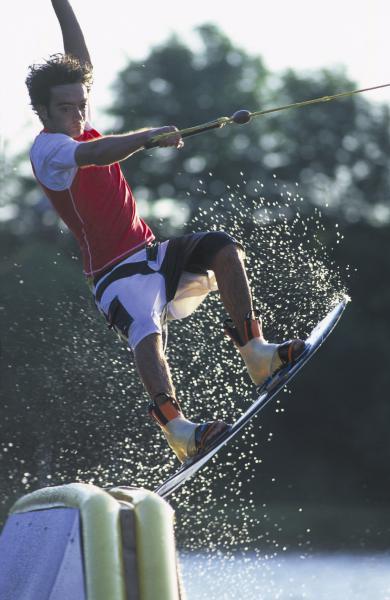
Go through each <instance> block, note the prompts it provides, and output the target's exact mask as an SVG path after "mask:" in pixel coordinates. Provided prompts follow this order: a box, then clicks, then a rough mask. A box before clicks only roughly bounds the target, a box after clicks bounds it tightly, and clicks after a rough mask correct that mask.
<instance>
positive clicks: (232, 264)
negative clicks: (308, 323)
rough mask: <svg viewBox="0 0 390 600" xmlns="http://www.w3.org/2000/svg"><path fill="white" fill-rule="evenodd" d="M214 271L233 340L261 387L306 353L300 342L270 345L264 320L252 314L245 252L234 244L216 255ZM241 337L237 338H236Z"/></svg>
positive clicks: (293, 341) (212, 266)
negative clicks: (266, 336)
mask: <svg viewBox="0 0 390 600" xmlns="http://www.w3.org/2000/svg"><path fill="white" fill-rule="evenodd" d="M211 268H212V270H213V271H214V273H215V277H216V280H217V283H218V288H219V292H220V295H221V300H222V302H223V304H224V306H225V309H226V311H227V312H228V314H229V316H230V318H231V319H232V321H233V325H234V328H233V329H232V328H230V334H231V333H234V334H235V335H234V340H235V342H236V343H237V347H238V349H239V351H240V354H241V356H242V358H243V359H244V362H245V364H246V367H247V369H248V373H249V375H250V377H251V379H252V381H253V382H254V383H255V384H256V385H261V384H262V383H263V382H264V381H265V380H266V379H267V377H268V376H269V375H271V374H272V373H273V372H274V371H275V370H276V369H278V368H279V367H280V366H281V365H282V364H286V363H288V362H291V361H293V360H295V359H296V358H297V357H298V356H299V355H300V354H301V353H302V352H303V350H304V348H305V344H304V342H302V341H301V340H291V341H288V342H285V343H284V344H281V345H278V344H268V343H267V342H266V341H265V339H264V336H263V332H262V327H261V321H260V320H257V319H256V318H255V315H254V314H253V312H252V311H253V303H252V294H251V291H250V287H249V282H248V278H247V275H246V270H245V266H244V253H243V251H242V250H241V249H240V248H239V247H238V246H236V245H235V244H229V245H227V246H224V247H223V248H221V249H220V250H219V252H217V254H216V255H215V257H214V259H213V262H212V264H211ZM236 334H238V337H237V335H236Z"/></svg>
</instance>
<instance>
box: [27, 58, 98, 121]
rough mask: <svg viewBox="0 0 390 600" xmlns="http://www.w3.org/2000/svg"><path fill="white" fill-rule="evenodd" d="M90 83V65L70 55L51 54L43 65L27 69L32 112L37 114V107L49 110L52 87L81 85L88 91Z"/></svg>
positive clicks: (91, 77)
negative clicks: (69, 84)
mask: <svg viewBox="0 0 390 600" xmlns="http://www.w3.org/2000/svg"><path fill="white" fill-rule="evenodd" d="M92 81H93V75H92V65H90V64H89V63H87V62H81V61H80V60H79V59H78V58H76V57H75V56H72V55H71V54H60V53H58V54H52V55H51V56H50V57H49V59H48V60H46V61H45V62H44V63H42V64H35V65H31V66H30V67H29V69H28V76H27V78H26V85H27V89H28V93H29V95H30V101H31V106H32V108H33V111H34V112H36V113H37V112H38V111H37V107H38V106H39V105H43V106H46V108H49V103H50V90H51V88H52V87H54V86H56V85H64V84H66V83H82V84H84V85H85V86H86V88H87V90H88V91H89V90H90V89H91V86H92Z"/></svg>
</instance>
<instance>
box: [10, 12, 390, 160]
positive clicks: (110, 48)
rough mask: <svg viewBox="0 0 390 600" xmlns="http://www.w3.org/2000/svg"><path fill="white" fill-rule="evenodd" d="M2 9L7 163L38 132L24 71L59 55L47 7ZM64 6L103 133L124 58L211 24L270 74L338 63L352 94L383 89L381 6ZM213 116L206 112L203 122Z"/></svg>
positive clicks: (386, 47)
mask: <svg viewBox="0 0 390 600" xmlns="http://www.w3.org/2000/svg"><path fill="white" fill-rule="evenodd" d="M1 4H2V7H1V12H0V16H1V22H2V24H3V27H2V33H1V36H0V52H1V54H0V55H1V58H2V74H3V84H4V83H5V85H2V86H1V87H2V89H1V90H0V141H1V144H2V146H3V148H5V151H6V155H7V156H11V155H12V154H13V153H15V152H16V151H21V150H22V149H24V148H25V147H26V146H28V144H29V141H30V140H31V139H33V137H34V136H35V134H36V133H37V132H38V131H39V128H40V125H39V122H38V119H37V117H35V115H34V114H33V113H32V111H31V109H30V107H29V104H28V103H29V100H28V96H27V92H26V89H25V85H24V80H25V77H26V72H27V67H28V65H29V64H31V63H33V62H42V60H43V59H44V58H45V57H47V56H48V55H49V54H52V53H54V52H58V51H61V50H62V38H61V34H60V30H59V26H58V24H57V21H56V18H55V16H54V13H53V10H52V7H51V2H50V0H33V1H32V0H19V1H18V0H16V1H14V2H6V1H4V2H2V3H1ZM72 6H73V8H74V10H75V12H76V14H77V16H78V18H79V21H80V23H81V26H82V28H83V30H84V34H85V37H86V41H87V44H88V47H89V50H90V53H91V56H92V59H93V62H94V66H95V85H94V93H93V102H94V114H95V116H96V118H95V120H96V119H98V122H99V125H98V126H99V128H100V129H101V130H103V131H104V124H107V123H108V121H107V119H105V118H104V113H103V111H104V108H105V107H108V106H109V104H110V84H111V83H112V82H113V81H114V79H115V75H116V73H117V72H118V70H119V69H120V68H122V67H123V66H124V65H125V64H126V62H127V60H129V59H131V58H134V59H137V60H138V59H141V58H143V57H146V56H147V54H148V52H149V51H150V49H151V47H153V46H154V45H156V44H159V43H161V42H163V41H164V40H166V39H167V38H168V37H169V35H170V34H172V33H173V32H175V33H177V34H179V35H180V36H181V37H182V38H183V40H184V41H185V42H187V43H189V44H191V45H195V44H196V36H195V35H194V33H193V29H194V27H196V26H197V25H199V24H202V23H205V22H211V23H215V24H216V25H217V26H218V27H219V28H220V29H221V30H222V31H223V32H224V33H225V34H227V35H228V36H229V37H230V39H231V40H232V41H233V43H234V44H236V45H239V46H240V47H242V48H243V49H245V50H246V51H247V52H249V53H250V54H252V55H261V56H262V58H263V60H264V62H265V64H266V66H267V67H268V69H270V70H271V71H274V72H280V71H282V70H284V69H286V68H289V67H291V68H293V69H295V70H299V71H308V70H309V71H313V70H316V69H319V68H323V67H326V68H331V69H332V68H337V67H338V66H340V65H343V66H344V67H345V69H346V74H347V75H348V76H349V77H350V78H352V79H353V80H354V81H355V82H356V84H357V87H359V88H360V87H369V86H374V85H379V84H383V83H389V82H390V72H389V67H388V58H389V56H390V36H389V33H388V28H389V17H390V3H389V1H388V0H327V1H326V2H319V1H318V0H317V1H313V0H295V2H288V1H287V0H272V2H258V1H257V2H256V1H255V0H240V2H239V3H237V4H236V5H234V3H228V2H226V0H225V1H223V0H196V2H193V3H189V2H186V1H183V0H181V1H179V0H165V1H164V2H155V3H154V2H150V1H149V2H137V3H133V2H131V0H109V2H106V1H102V0H73V2H72ZM340 91H344V90H340ZM367 98H369V99H370V100H371V101H373V102H376V101H380V102H389V101H390V88H385V90H383V91H375V92H369V93H368V94H367ZM295 100H296V101H299V100H303V98H296V99H295ZM248 108H249V109H251V110H259V109H260V108H265V107H248ZM217 116H220V115H210V119H213V118H215V117H217ZM102 125H103V127H102ZM188 125H193V123H189V124H188Z"/></svg>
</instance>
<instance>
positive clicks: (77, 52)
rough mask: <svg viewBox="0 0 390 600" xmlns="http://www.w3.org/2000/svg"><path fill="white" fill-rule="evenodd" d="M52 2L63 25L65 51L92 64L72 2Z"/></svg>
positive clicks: (61, 0) (65, 0) (63, 0)
mask: <svg viewBox="0 0 390 600" xmlns="http://www.w3.org/2000/svg"><path fill="white" fill-rule="evenodd" d="M51 3H52V5H53V8H54V11H55V13H56V15H57V19H58V21H59V24H60V27H61V32H62V38H63V40H64V50H65V53H66V54H72V56H75V57H76V58H78V59H79V60H80V62H82V63H89V64H90V65H92V62H91V57H90V56H89V52H88V48H87V45H86V43H85V40H84V35H83V32H82V31H81V27H80V25H79V22H78V21H77V18H76V15H75V14H74V12H73V8H72V7H71V5H70V3H69V2H68V0H51Z"/></svg>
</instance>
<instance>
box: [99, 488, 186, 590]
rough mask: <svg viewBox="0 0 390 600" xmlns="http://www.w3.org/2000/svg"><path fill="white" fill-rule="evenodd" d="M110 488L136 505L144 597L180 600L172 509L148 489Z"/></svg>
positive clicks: (137, 542) (138, 563) (113, 493)
mask: <svg viewBox="0 0 390 600" xmlns="http://www.w3.org/2000/svg"><path fill="white" fill-rule="evenodd" d="M108 491H109V493H110V494H111V495H112V496H113V497H114V498H116V499H117V500H118V501H121V502H125V503H129V504H131V505H132V506H133V507H134V515H135V527H136V546H137V568H138V581H139V586H140V598H141V600H179V595H180V592H179V582H178V574H177V564H176V560H177V558H176V548H175V538H174V527H173V519H174V511H173V509H172V508H171V507H170V506H169V504H168V503H167V502H166V501H165V500H163V499H162V498H161V497H160V496H158V495H157V494H155V493H154V492H150V491H148V490H145V489H137V488H134V489H133V488H111V489H110V490H108Z"/></svg>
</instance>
